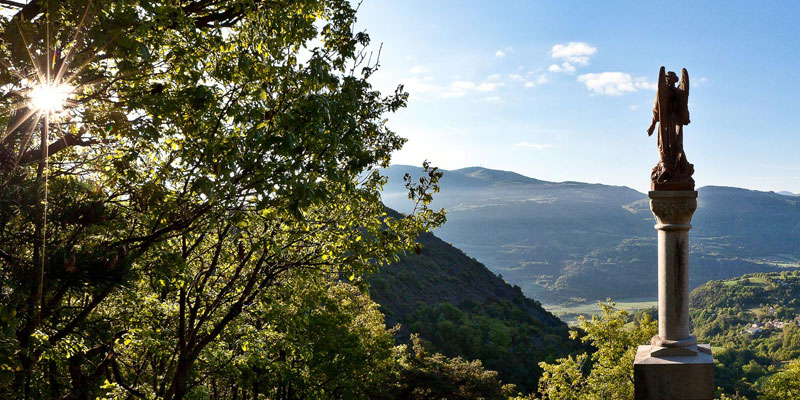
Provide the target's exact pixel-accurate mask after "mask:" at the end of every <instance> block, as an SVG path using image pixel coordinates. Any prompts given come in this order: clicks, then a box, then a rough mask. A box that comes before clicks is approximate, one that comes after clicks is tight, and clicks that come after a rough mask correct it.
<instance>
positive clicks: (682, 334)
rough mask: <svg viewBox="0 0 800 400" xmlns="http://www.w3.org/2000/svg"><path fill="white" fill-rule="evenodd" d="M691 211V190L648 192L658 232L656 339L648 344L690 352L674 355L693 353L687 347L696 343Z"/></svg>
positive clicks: (694, 200)
mask: <svg viewBox="0 0 800 400" xmlns="http://www.w3.org/2000/svg"><path fill="white" fill-rule="evenodd" d="M695 209H697V192H695V191H694V190H692V191H683V190H681V191H652V192H650V210H651V211H652V212H653V216H655V218H656V225H655V228H656V230H658V336H655V337H654V338H653V341H652V343H651V344H652V345H654V346H658V347H664V348H675V350H678V349H683V348H686V350H688V351H692V354H689V353H687V352H681V351H678V352H677V353H678V354H676V351H675V350H674V351H671V353H672V354H673V355H681V354H684V355H693V353H694V352H696V350H694V349H693V348H691V346H693V345H695V344H697V341H696V340H695V338H694V336H691V335H689V229H691V228H692V225H690V224H689V223H690V222H691V221H692V215H693V214H694V211H695ZM654 351H658V350H654ZM661 351H662V353H663V352H665V350H661ZM665 355H666V354H665Z"/></svg>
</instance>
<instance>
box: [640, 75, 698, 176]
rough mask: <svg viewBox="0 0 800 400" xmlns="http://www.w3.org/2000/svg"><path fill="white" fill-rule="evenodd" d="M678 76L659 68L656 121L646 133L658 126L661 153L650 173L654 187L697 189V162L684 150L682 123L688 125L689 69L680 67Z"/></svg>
mask: <svg viewBox="0 0 800 400" xmlns="http://www.w3.org/2000/svg"><path fill="white" fill-rule="evenodd" d="M676 83H678V76H677V75H676V74H675V73H674V72H672V71H669V72H666V73H665V72H664V67H661V70H660V71H659V72H658V92H657V93H656V100H655V105H653V122H651V123H650V127H649V128H647V135H648V136H650V135H652V134H653V131H654V130H655V128H656V122H660V124H659V126H658V153H659V156H660V158H661V159H660V161H659V162H658V164H657V165H656V166H655V167H654V168H653V173H652V175H651V180H652V186H653V190H659V189H662V190H670V189H671V190H694V179H692V174H694V166H693V165H692V164H689V162H688V161H687V160H686V153H685V152H684V151H683V126H684V125H689V122H690V121H689V106H688V104H689V73H688V72H686V68H683V69H682V70H681V81H680V85H678V87H675V84H676Z"/></svg>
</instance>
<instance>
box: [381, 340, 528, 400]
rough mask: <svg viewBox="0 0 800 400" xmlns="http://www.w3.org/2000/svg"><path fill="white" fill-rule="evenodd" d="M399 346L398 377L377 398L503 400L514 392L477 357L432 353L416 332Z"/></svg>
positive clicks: (512, 386)
mask: <svg viewBox="0 0 800 400" xmlns="http://www.w3.org/2000/svg"><path fill="white" fill-rule="evenodd" d="M400 348H401V356H402V357H401V358H400V359H399V363H400V364H399V371H398V377H397V381H396V382H394V383H393V385H392V386H393V387H392V388H391V389H390V390H387V391H386V392H385V394H382V395H380V396H376V398H386V399H410V400H427V399H431V400H433V399H450V400H460V399H464V400H466V399H487V400H505V399H508V398H509V397H510V396H512V395H514V394H515V393H516V390H515V387H514V385H503V383H502V382H501V381H500V380H499V379H498V378H497V372H495V371H491V370H486V369H484V367H483V363H481V361H480V360H474V361H467V360H464V359H462V358H461V357H455V358H448V357H445V356H444V355H442V354H439V353H436V354H431V353H430V352H428V351H427V350H426V349H425V347H424V344H423V341H422V339H420V338H419V336H417V335H416V334H412V335H411V347H408V346H407V345H402V346H400Z"/></svg>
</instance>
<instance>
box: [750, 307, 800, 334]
mask: <svg viewBox="0 0 800 400" xmlns="http://www.w3.org/2000/svg"><path fill="white" fill-rule="evenodd" d="M767 314H768V315H770V316H773V317H774V316H775V315H776V314H777V310H775V307H773V306H769V308H768V309H767ZM786 324H794V325H796V326H800V315H795V317H794V319H793V320H790V321H781V320H779V319H773V320H771V321H767V322H764V323H762V322H758V321H754V322H753V323H752V324H750V326H749V327H748V328H747V329H745V330H744V333H746V334H748V335H750V336H761V335H764V334H767V333H769V331H775V330H781V329H783V327H784V326H786Z"/></svg>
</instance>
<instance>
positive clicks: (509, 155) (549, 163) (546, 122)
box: [357, 0, 800, 192]
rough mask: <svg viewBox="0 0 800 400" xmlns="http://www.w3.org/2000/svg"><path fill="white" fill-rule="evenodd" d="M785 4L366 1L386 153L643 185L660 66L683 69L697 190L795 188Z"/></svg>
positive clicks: (792, 22)
mask: <svg viewBox="0 0 800 400" xmlns="http://www.w3.org/2000/svg"><path fill="white" fill-rule="evenodd" d="M795 4H800V3H793V2H788V1H787V2H777V1H774V2H756V1H752V2H744V1H726V2H721V1H715V2H698V3H694V2H642V1H630V2H599V1H598V2H589V1H580V2H579V1H549V2H538V1H537V2H534V1H522V0H516V1H512V0H509V1H449V0H448V1H445V0H435V1H431V0H429V1H417V0H403V1H399V0H391V1H390V0H365V1H364V2H363V4H362V5H361V8H360V10H359V21H358V25H357V29H360V30H366V31H367V32H368V33H369V34H370V36H371V38H372V40H373V44H374V46H375V49H377V47H378V45H379V44H380V43H383V48H382V52H381V59H380V60H381V65H382V69H381V71H380V72H379V73H378V74H376V75H375V76H374V80H373V83H374V84H375V86H376V87H378V88H380V89H382V90H387V91H388V90H391V89H392V88H393V87H394V86H395V85H396V84H400V83H402V84H405V86H406V90H407V91H409V92H410V94H411V96H410V102H409V106H408V108H406V109H404V110H401V111H400V112H398V113H397V114H394V115H389V116H388V118H389V126H390V127H391V128H392V129H394V130H395V131H396V132H398V133H399V134H400V135H401V136H404V137H406V138H408V139H409V142H408V143H407V144H406V147H405V148H404V149H403V150H402V151H401V152H399V153H397V154H396V155H395V156H394V159H393V162H395V163H402V164H415V165H419V164H420V163H421V162H422V160H424V159H428V160H430V161H432V162H433V164H434V165H437V166H440V167H442V168H445V169H456V168H462V167H468V166H474V165H480V166H484V167H488V168H496V169H505V170H512V171H516V172H519V173H522V174H525V175H528V176H531V177H535V178H538V179H545V180H551V181H565V180H576V181H584V182H597V183H605V184H613V185H625V186H629V187H632V188H634V189H637V190H639V191H643V192H646V191H647V190H648V188H649V175H650V169H651V168H652V167H653V165H655V164H656V162H657V161H658V152H657V148H656V138H655V136H653V137H648V136H647V134H646V132H645V130H646V128H647V126H648V125H649V123H650V118H651V111H650V110H651V108H652V104H653V97H654V95H655V92H654V84H655V80H656V77H657V75H658V69H659V67H660V66H661V65H665V66H666V67H667V69H668V70H674V71H676V72H678V74H679V75H680V68H682V67H685V68H687V69H688V71H689V75H690V82H691V84H692V88H691V95H690V97H689V103H690V112H691V116H692V123H691V124H690V125H689V126H687V127H686V128H685V131H684V132H685V139H684V140H685V143H684V146H685V149H686V154H687V157H688V159H689V161H690V162H692V163H693V164H694V165H695V170H696V173H695V180H696V182H697V185H698V187H700V186H705V185H726V186H737V187H744V188H749V189H756V190H767V191H769V190H774V191H780V190H789V191H792V192H800V128H798V125H799V124H798V122H800V99H799V98H798V95H797V94H796V93H797V92H798V89H799V88H800V74H799V73H798V71H797V70H798V69H800V63H799V62H798V60H799V59H800V44H798V37H800V28H798V25H800V23H798V21H800V6H798V5H795Z"/></svg>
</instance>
